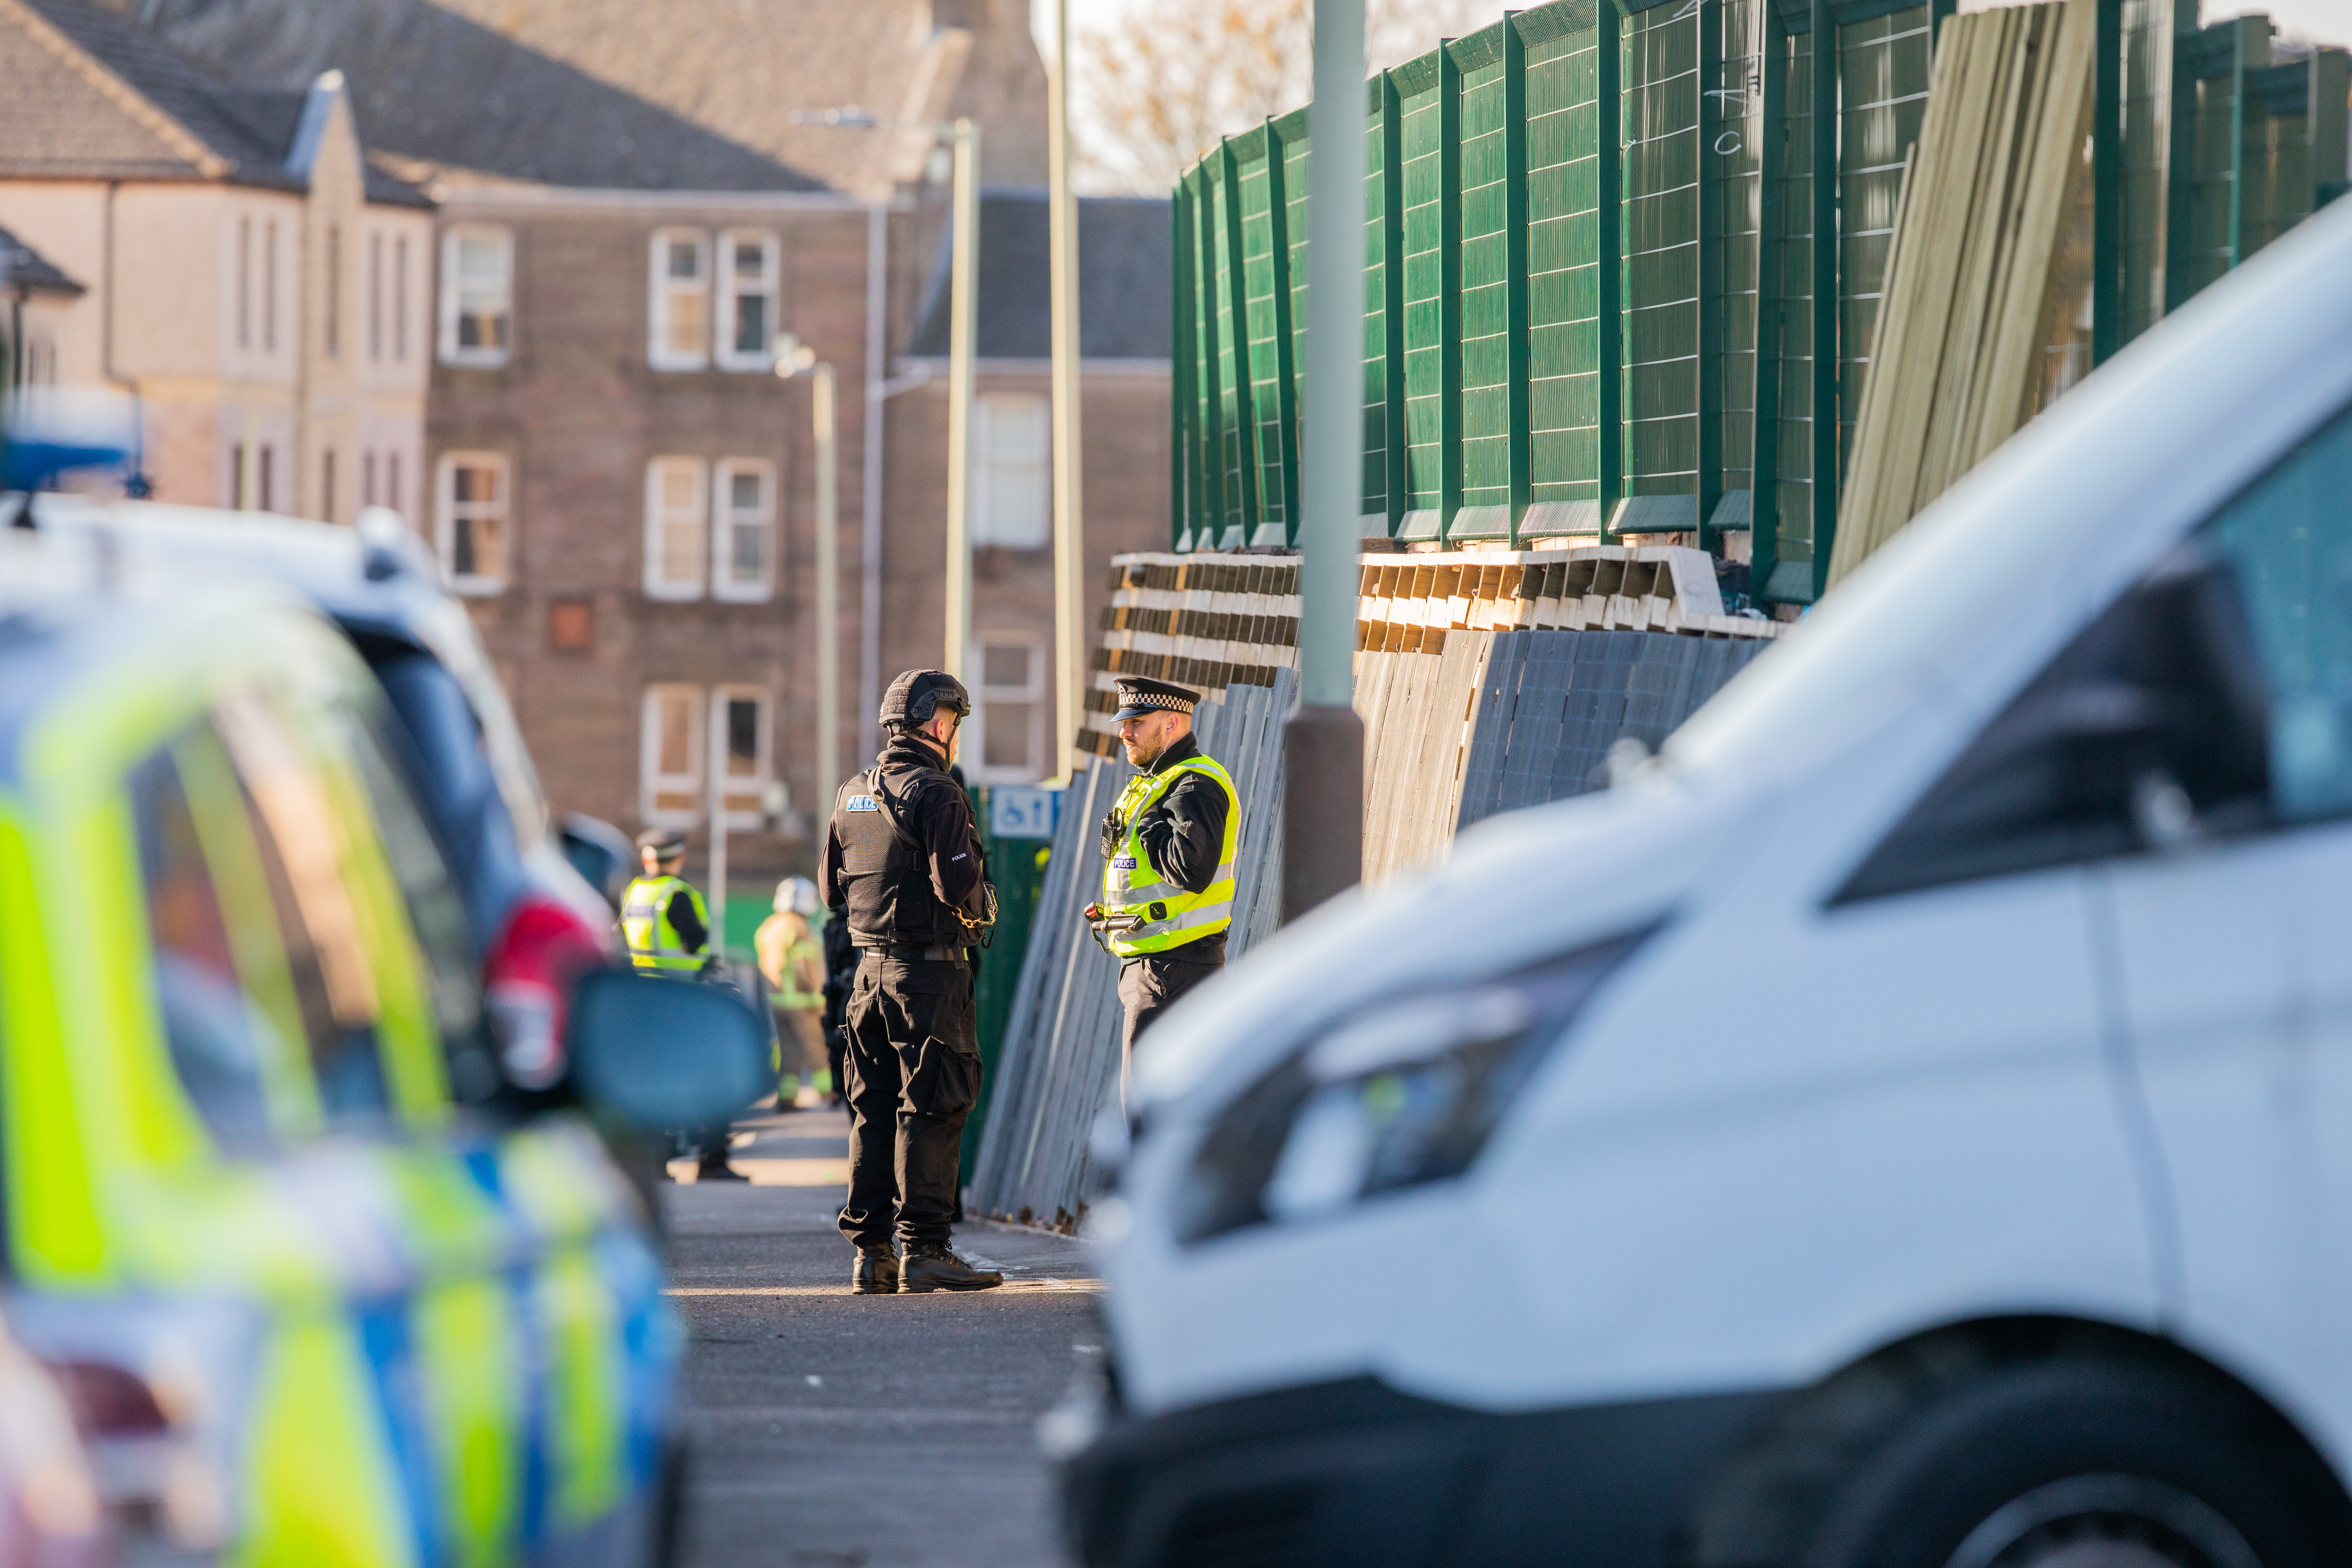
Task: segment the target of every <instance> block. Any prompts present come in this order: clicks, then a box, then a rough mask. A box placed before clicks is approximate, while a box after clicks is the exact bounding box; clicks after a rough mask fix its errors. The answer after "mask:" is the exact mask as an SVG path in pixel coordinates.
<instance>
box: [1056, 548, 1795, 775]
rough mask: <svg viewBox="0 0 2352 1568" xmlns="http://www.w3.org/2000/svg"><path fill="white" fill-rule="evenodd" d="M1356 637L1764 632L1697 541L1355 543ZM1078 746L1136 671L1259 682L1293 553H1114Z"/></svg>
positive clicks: (1086, 743)
mask: <svg viewBox="0 0 2352 1568" xmlns="http://www.w3.org/2000/svg"><path fill="white" fill-rule="evenodd" d="M1362 571H1363V577H1362V582H1361V584H1360V595H1361V598H1360V609H1359V611H1358V621H1357V639H1356V646H1357V647H1358V648H1359V649H1360V650H1362V651H1364V652H1367V653H1412V654H1429V655H1440V656H1442V655H1443V654H1444V651H1445V646H1446V642H1447V637H1448V634H1449V633H1452V632H1455V631H1480V632H1501V631H1536V630H1552V631H1570V630H1580V629H1587V628H1597V629H1603V630H1624V631H1652V632H1664V633H1670V634H1675V635H1678V636H1683V637H1739V638H1769V637H1777V636H1778V635H1780V631H1781V630H1782V629H1783V628H1782V626H1781V624H1780V623H1779V622H1776V621H1768V620H1763V619H1759V618H1757V617H1754V616H1729V615H1726V614H1724V612H1723V600H1722V596H1721V595H1720V594H1719V593H1718V592H1717V589H1716V585H1715V568H1714V564H1713V562H1712V560H1711V558H1710V557H1709V556H1708V555H1707V554H1706V552H1704V551H1699V550H1692V549H1688V548H1685V547H1682V546H1673V545H1586V546H1581V547H1576V548H1570V549H1559V550H1533V551H1452V552H1443V553H1436V552H1432V553H1421V554H1404V555H1399V554H1368V555H1366V556H1364V557H1363V561H1362ZM1109 585H1110V591H1111V603H1110V605H1109V606H1108V608H1106V609H1105V610H1104V612H1103V616H1102V624H1101V630H1102V646H1101V647H1099V648H1098V649H1097V650H1096V653H1095V656H1094V668H1093V673H1092V677H1091V680H1090V685H1091V688H1092V689H1090V690H1089V692H1088V693H1087V714H1086V723H1085V728H1084V730H1083V731H1081V732H1080V734H1079V737H1078V743H1079V748H1080V750H1082V751H1086V752H1091V753H1092V754H1094V755H1096V756H1106V757H1107V756H1112V755H1115V754H1116V752H1117V747H1116V742H1115V741H1114V739H1113V736H1112V732H1111V722H1110V715H1111V713H1112V712H1113V711H1115V710H1116V709H1117V707H1118V703H1117V701H1116V700H1115V698H1114V695H1113V686H1114V683H1115V682H1116V680H1117V679H1118V677H1119V676H1121V675H1146V676H1150V677H1153V678H1154V679H1160V680H1174V681H1179V682H1181V683H1183V684H1185V685H1188V686H1192V687H1195V688H1197V689H1201V690H1202V691H1204V692H1206V693H1208V694H1209V696H1210V698H1211V700H1219V693H1220V692H1221V691H1222V690H1223V689H1224V688H1225V687H1227V686H1229V685H1233V684H1236V683H1238V684H1242V685H1248V686H1261V687H1263V686H1269V685H1271V684H1272V682H1273V679H1274V676H1275V672H1276V671H1277V670H1281V669H1288V668H1297V661H1298V652H1297V647H1298V566H1297V558H1296V557H1294V556H1286V555H1285V556H1272V555H1216V554H1190V555H1180V554H1174V553H1162V552H1138V553H1135V554H1130V555H1120V556H1117V557H1114V558H1113V560H1112V563H1111V569H1110V584H1109Z"/></svg>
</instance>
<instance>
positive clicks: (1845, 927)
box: [1047, 201, 2352, 1568]
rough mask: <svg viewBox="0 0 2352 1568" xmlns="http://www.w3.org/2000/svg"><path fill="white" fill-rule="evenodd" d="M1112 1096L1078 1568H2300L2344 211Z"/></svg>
mask: <svg viewBox="0 0 2352 1568" xmlns="http://www.w3.org/2000/svg"><path fill="white" fill-rule="evenodd" d="M1130 1105H1131V1108H1133V1109H1134V1110H1135V1111H1136V1116H1137V1121H1138V1123H1139V1128H1140V1131H1139V1136H1138V1139H1137V1142H1136V1144H1135V1147H1134V1149H1133V1152H1132V1153H1131V1155H1130V1156H1129V1160H1128V1162H1127V1164H1126V1168H1125V1171H1124V1173H1123V1174H1122V1177H1121V1187H1120V1191H1119V1194H1118V1197H1117V1198H1115V1199H1114V1200H1112V1201H1111V1202H1109V1203H1108V1204H1106V1205H1103V1209H1102V1211H1100V1212H1101V1213H1102V1220H1101V1224H1100V1227H1099V1228H1100V1229H1101V1231H1102V1233H1103V1240H1104V1246H1103V1248H1102V1266H1103V1268H1104V1271H1105V1273H1106V1276H1107V1278H1108V1282H1109V1292H1108V1296H1107V1298H1106V1308H1105V1310H1106V1315H1107V1319H1108V1356H1107V1358H1106V1359H1107V1360H1108V1363H1109V1367H1110V1375H1109V1376H1108V1378H1106V1379H1105V1380H1104V1387H1103V1389H1102V1391H1101V1392H1100V1394H1098V1395H1097V1397H1095V1398H1094V1399H1092V1400H1091V1401H1081V1402H1079V1403H1078V1404H1076V1405H1074V1406H1073V1407H1071V1408H1070V1409H1068V1410H1066V1411H1065V1412H1063V1413H1061V1414H1060V1415H1057V1417H1056V1418H1055V1421H1053V1422H1051V1423H1049V1425H1048V1427H1047V1439H1048V1447H1049V1449H1051V1450H1053V1451H1055V1453H1056V1454H1057V1456H1058V1458H1060V1460H1061V1464H1062V1484H1063V1492H1064V1500H1065V1508H1066V1519H1067V1523H1068V1525H1069V1529H1070V1533H1071V1536H1072V1540H1073V1542H1074V1545H1075V1549H1076V1553H1077V1555H1078V1556H1079V1557H1080V1558H1081V1559H1082V1560H1083V1561H1084V1562H1085V1563H1087V1564H1088V1565H1089V1568H1112V1565H1117V1568H1179V1565H1182V1564H1206V1563H1218V1564H1244V1563H1246V1564H1269V1565H1271V1564H1284V1565H1296V1568H1311V1565H1318V1564H1333V1565H1336V1564H1343V1563H1344V1564H1348V1565H1349V1568H1358V1565H1365V1564H1379V1565H1390V1564H1395V1565H1407V1564H1410V1565H1412V1568H1424V1565H1426V1568H1439V1565H1441V1564H1443V1565H1457V1564H1458V1565H1473V1564H1475V1565H1477V1568H1488V1565H1492V1564H1502V1563H1529V1564H1534V1563H1543V1564H1547V1565H1555V1568H1618V1565H1628V1568H1630V1565H1636V1564H1639V1565H1645V1568H1649V1565H1657V1568H1664V1565H1666V1564H1676V1565H1687V1568H1702V1565H1703V1568H1729V1565H1731V1564H1738V1565H1741V1568H1780V1565H1789V1568H1795V1565H1799V1564H1801V1565H1803V1568H2092V1565H2094V1564H2095V1565H2097V1568H2255V1565H2257V1564H2259V1565H2261V1568H2319V1565H2322V1564H2326V1565H2329V1568H2342V1565H2343V1564H2346V1563H2352V1500H2347V1485H2346V1482H2347V1476H2352V201H2345V202H2340V203H2337V204H2336V205H2335V206H2334V207H2332V208H2331V209H2329V210H2328V211H2326V212H2325V213H2323V214H2321V215H2320V216H2317V217H2315V218H2314V219H2312V220H2311V221H2309V222H2307V223H2305V224H2304V225H2303V226H2301V227H2300V228H2298V229H2297V230H2295V231H2294V232H2293V233H2291V234H2289V235H2288V236H2287V237H2284V239H2282V240H2281V241H2279V242H2278V243H2277V244H2275V245H2274V246H2273V247H2271V248H2270V249H2269V250H2267V251H2265V252H2264V253H2263V254H2262V255H2261V256H2259V257H2257V258H2254V259H2253V260H2252V262H2251V263H2250V264H2249V265H2248V266H2247V267H2245V268H2243V269H2242V271H2241V272H2239V273H2238V274H2237V275H2235V276H2233V277H2231V279H2227V280H2225V281H2224V282H2222V283H2221V284H2220V285H2219V286H2217V287H2215V288H2214V289H2211V290H2210V291H2209V292H2208V293H2207V294H2205V295H2203V296H2201V297H2200V299H2199V300H2197V301H2196V302H2195V303H2194V304H2192V305H2190V306H2189V308H2188V309H2187V310H2184V311H2183V312H2182V313H2181V314H2180V315H2179V316H2178V317H2177V318H2174V319H2172V320H2170V321H2167V322H2166V323H2164V325H2162V326H2161V327H2160V328H2158V330H2157V331H2154V332H2153V333H2151V334H2150V335H2149V336H2147V338H2145V339H2143V340H2141V341H2140V342H2137V343H2136V344H2135V345H2133V346H2132V347H2131V348H2130V349H2129V350H2127V351H2126V353H2123V354H2122V355H2120V356H2119V357H2118V358H2117V359H2116V361H2115V362H2114V363H2111V364H2110V365H2108V366H2107V367H2106V368H2105V370H2103V371H2102V372H2101V373H2100V374H2098V375H2097V376H2095V378H2093V379H2092V380H2091V381H2090V382H2089V383H2088V384H2085V385H2084V386H2083V387H2082V388H2080V389H2079V390H2077V391H2075V392H2074V393H2073V394H2071V395H2069V396H2067V397H2066V398H2065V399H2064V400H2063V402H2061V403H2060V404H2059V405H2057V406H2056V407H2055V408H2054V409H2053V411H2052V412H2051V413H2049V414H2047V415H2046V416H2043V417H2042V418H2041V419H2040V420H2038V421H2037V422H2036V423H2035V424H2034V425H2033V426H2032V427H2031V428H2030V429H2028V430H2027V431H2025V432H2024V433H2022V434H2021V436H2020V437H2018V438H2017V439H2015V440H2014V441H2012V442H2011V443H2010V444H2009V446H2008V447H2005V448H2004V449H2003V450H2002V452H2001V453H2000V455H1999V456H1998V457H1997V458H1994V459H1993V460H1992V461H1990V462H1989V463H1987V464H1985V465H1984V466H1983V467H1982V468H1979V470H1978V471H1977V472H1976V473H1975V474H1973V475H1972V476H1970V477H1969V479H1968V480H1967V481H1965V482H1964V483H1963V484H1962V485H1960V486H1959V487H1958V488H1957V489H1954V490H1953V491H1952V492H1951V493H1950V494H1949V495H1948V497H1947V498H1945V499H1944V500H1942V501H1940V502H1939V503H1938V504H1937V506H1936V507H1935V508H1934V509H1933V510H1931V511H1930V512H1929V513H1927V515H1925V516H1924V517H1923V518H1922V519H1921V520H1920V521H1918V523H1917V524H1916V525H1915V526H1914V527H1913V528H1912V529H1910V530H1909V531H1906V532H1905V533H1904V534H1902V535H1901V536H1899V537H1898V538H1897V539H1896V540H1895V542H1893V543H1892V544H1890V545H1889V546H1888V547H1887V548H1886V549H1885V551H1884V552H1881V554H1880V555H1879V556H1878V557H1876V558H1875V559H1874V560H1873V561H1872V562H1871V563H1869V564H1868V565H1867V566H1866V567H1865V568H1864V570H1863V571H1862V572H1860V573H1859V574H1857V575H1856V576H1855V577H1854V578H1853V580H1852V581H1851V582H1850V583H1849V584H1846V585H1845V586H1844V587H1843V588H1842V589H1841V590H1840V591H1839V592H1838V593H1837V594H1835V595H1832V597H1831V598H1830V599H1829V600H1828V601H1827V602H1826V603H1825V604H1823V605H1822V607H1821V608H1820V610H1819V611H1818V612H1817V613H1815V614H1814V615H1813V616H1811V618H1810V619H1809V620H1808V622H1807V623H1806V624H1805V625H1804V626H1802V627H1801V628H1800V629H1799V630H1798V631H1797V632H1796V633H1795V635H1794V636H1792V637H1790V638H1789V639H1788V641H1787V643H1786V645H1785V646H1783V647H1780V649H1778V650H1776V651H1775V652H1773V653H1772V654H1771V655H1769V657H1767V658H1763V659H1761V660H1759V662H1758V663H1757V664H1756V665H1755V666H1753V667H1752V668H1750V669H1749V671H1748V672H1747V673H1745V674H1743V675H1741V676H1740V677H1739V678H1738V679H1737V680H1735V681H1734V682H1733V683H1732V685H1731V686H1730V687H1729V688H1728V689H1727V690H1726V691H1725V692H1724V694H1723V695H1722V696H1721V697H1719V698H1717V700H1715V701H1714V702H1712V703H1710V704H1709V705H1708V706H1707V707H1706V709H1704V710H1702V711H1701V712H1700V713H1699V714H1697V715H1696V717H1695V718H1694V719H1693V720H1692V721H1691V722H1690V723H1689V725H1688V726H1687V727H1686V728H1685V729H1684V730H1683V731H1681V732H1680V733H1678V734H1677V735H1675V737H1674V739H1673V741H1672V742H1670V743H1669V744H1668V745H1667V746H1666V748H1665V750H1664V752H1663V754H1662V755H1661V756H1660V757H1659V758H1658V759H1657V760H1656V761H1655V762H1654V763H1649V764H1646V765H1645V766H1644V767H1643V768H1642V769H1641V770H1639V772H1638V773H1637V774H1636V776H1635V777H1634V778H1633V780H1632V781H1630V782H1629V783H1628V784H1625V785H1623V786H1622V787H1620V788H1618V789H1616V790H1614V791H1612V792H1611V793H1609V794H1608V795H1602V796H1598V797H1588V798H1586V799H1583V800H1578V801H1574V802H1570V803H1564V804H1562V805H1556V806H1550V807H1546V808H1543V809H1539V810H1535V811H1528V812H1521V813H1517V814H1515V815H1512V816H1506V817H1502V818H1500V819H1497V820H1496V821H1493V822H1491V823H1489V824H1487V825H1486V826H1482V827H1480V828H1477V829H1476V830H1475V831H1473V832H1470V833H1468V834H1465V836H1464V837H1462V839H1461V840H1460V842H1459V844H1458V845H1457V847H1455V850H1454V856H1453V858H1452V861H1451V863H1450V864H1448V865H1447V866H1446V867H1444V869H1442V870H1440V871H1438V872H1436V873H1435V874H1433V875H1431V876H1428V877H1425V878H1423V879H1419V880H1416V881H1412V882H1409V883H1405V884H1402V885H1393V886H1391V887H1389V888H1387V889H1382V890H1381V891H1378V892H1374V893H1370V894H1363V895H1356V896H1350V897H1349V898H1348V899H1345V900H1340V901H1339V902H1338V903H1336V904H1335V905H1333V906H1331V907H1329V908H1328V909H1327V910H1322V911H1318V913H1317V914H1316V915H1314V916H1312V917H1310V918H1309V919H1307V920H1306V921H1302V922H1300V923H1299V924H1298V925H1297V926H1296V927H1294V928H1293V929H1291V930H1289V931H1285V932H1284V933H1282V935H1281V936H1280V937H1279V938H1278V939H1277V940H1276V941H1274V942H1269V943H1267V944H1266V945H1265V947H1264V948H1262V949H1260V950H1259V951H1257V952H1253V953H1252V954H1251V955H1250V956H1249V957H1248V959H1247V960H1246V961H1244V962H1243V963H1239V964H1238V965H1237V966H1236V967H1235V969H1234V972H1233V973H1232V974H1230V975H1229V976H1227V977H1225V978H1223V979H1222V980H1220V981H1219V982H1217V983H1216V984H1212V985H1210V986H1208V987H1205V988H1203V989H1202V991H1201V992H1199V993H1197V994H1196V996H1195V999H1193V1000H1188V1001H1187V1002H1186V1003H1185V1004H1184V1005H1182V1006H1181V1007H1180V1008H1179V1009H1178V1010H1177V1011H1176V1013H1175V1015H1174V1016H1172V1017H1171V1018H1170V1019H1169V1020H1168V1021H1166V1022H1165V1023H1163V1024H1162V1025H1161V1026H1160V1028H1159V1030H1158V1032H1157V1033H1156V1034H1155V1035H1154V1036H1153V1037H1150V1039H1148V1040H1146V1041H1145V1042H1144V1046H1143V1048H1142V1050H1141V1051H1140V1052H1139V1058H1138V1062H1137V1073H1136V1080H1135V1084H1134V1094H1133V1098H1132V1100H1131V1101H1130Z"/></svg>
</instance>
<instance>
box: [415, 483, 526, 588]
mask: <svg viewBox="0 0 2352 1568" xmlns="http://www.w3.org/2000/svg"><path fill="white" fill-rule="evenodd" d="M459 468H490V469H494V470H496V472H497V474H498V476H499V499H498V500H497V501H496V502H495V503H491V504H488V505H487V506H486V504H485V503H483V502H479V501H468V502H466V503H464V504H465V505H466V507H467V511H468V518H469V520H471V521H480V520H483V519H494V520H495V521H497V522H498V524H499V535H500V537H499V555H500V557H501V561H500V565H501V566H502V567H503V568H504V570H503V571H502V572H500V573H499V574H497V575H495V576H493V575H491V574H487V573H479V572H474V573H467V574H463V575H460V574H459V573H458V571H457V523H458V521H459V519H458V516H457V508H458V505H459V502H458V500H457V470H458V469H459ZM477 508H481V509H483V510H475V509H477ZM433 540H434V548H435V550H436V552H438V554H439V555H440V558H441V573H442V575H443V576H445V577H446V578H447V579H448V582H449V591H450V592H451V593H453V594H464V595H469V596H475V597H483V598H487V597H490V596H493V595H499V594H503V593H505V592H506V589H507V580H508V577H509V575H510V574H512V573H513V571H514V559H515V507H514V465H513V464H512V463H510V462H509V461H508V460H507V455H506V454H505V453H504V452H444V453H442V454H441V458H440V461H438V462H437V463H436V464H435V465H434V470H433Z"/></svg>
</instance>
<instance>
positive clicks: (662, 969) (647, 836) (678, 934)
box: [621, 827, 751, 1182]
mask: <svg viewBox="0 0 2352 1568" xmlns="http://www.w3.org/2000/svg"><path fill="white" fill-rule="evenodd" d="M637 858H638V861H639V863H640V864H641V865H642V866H643V868H644V870H645V875H643V876H641V877H639V878H637V879H636V880H635V881H633V882H631V883H630V884H629V889H628V891H627V892H625V893H624V894H622V895H621V936H622V939H623V940H624V941H625V942H627V943H628V946H629V962H630V963H633V964H635V966H636V967H637V968H638V969H639V970H640V971H643V972H646V973H654V974H668V975H673V976H675V977H677V978H678V979H682V980H691V979H693V978H694V977H695V976H697V975H698V974H706V973H711V972H712V971H714V970H715V969H716V968H717V967H718V963H719V955H718V953H717V952H716V951H714V950H713V948H712V944H711V941H710V908H709V905H707V904H705V903H704V902H703V901H702V895H701V894H700V893H698V892H697V891H695V889H694V886H693V884H692V883H690V882H688V880H687V879H685V878H684V877H682V876H680V875H678V873H679V872H680V871H682V870H684V869H685V868H686V835H685V834H683V833H680V832H679V831H678V830H677V828H674V827H652V828H647V829H646V831H645V832H643V833H640V834H638V835H637ZM677 1140H678V1143H679V1144H680V1145H681V1148H680V1152H682V1153H687V1154H691V1155H693V1156H694V1159H695V1180H696V1181H698V1182H742V1181H749V1180H750V1179H751V1178H750V1177H748V1176H746V1175H744V1174H743V1173H742V1172H740V1171H739V1170H737V1169H736V1168H735V1167H734V1166H733V1165H732V1164H730V1163H729V1161H728V1150H729V1147H730V1144H731V1142H732V1141H733V1140H732V1138H731V1137H730V1133H729V1131H728V1129H727V1127H726V1126H725V1125H723V1124H722V1125H720V1126H718V1127H701V1128H691V1129H687V1130H685V1131H680V1132H679V1133H678V1134H677Z"/></svg>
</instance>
